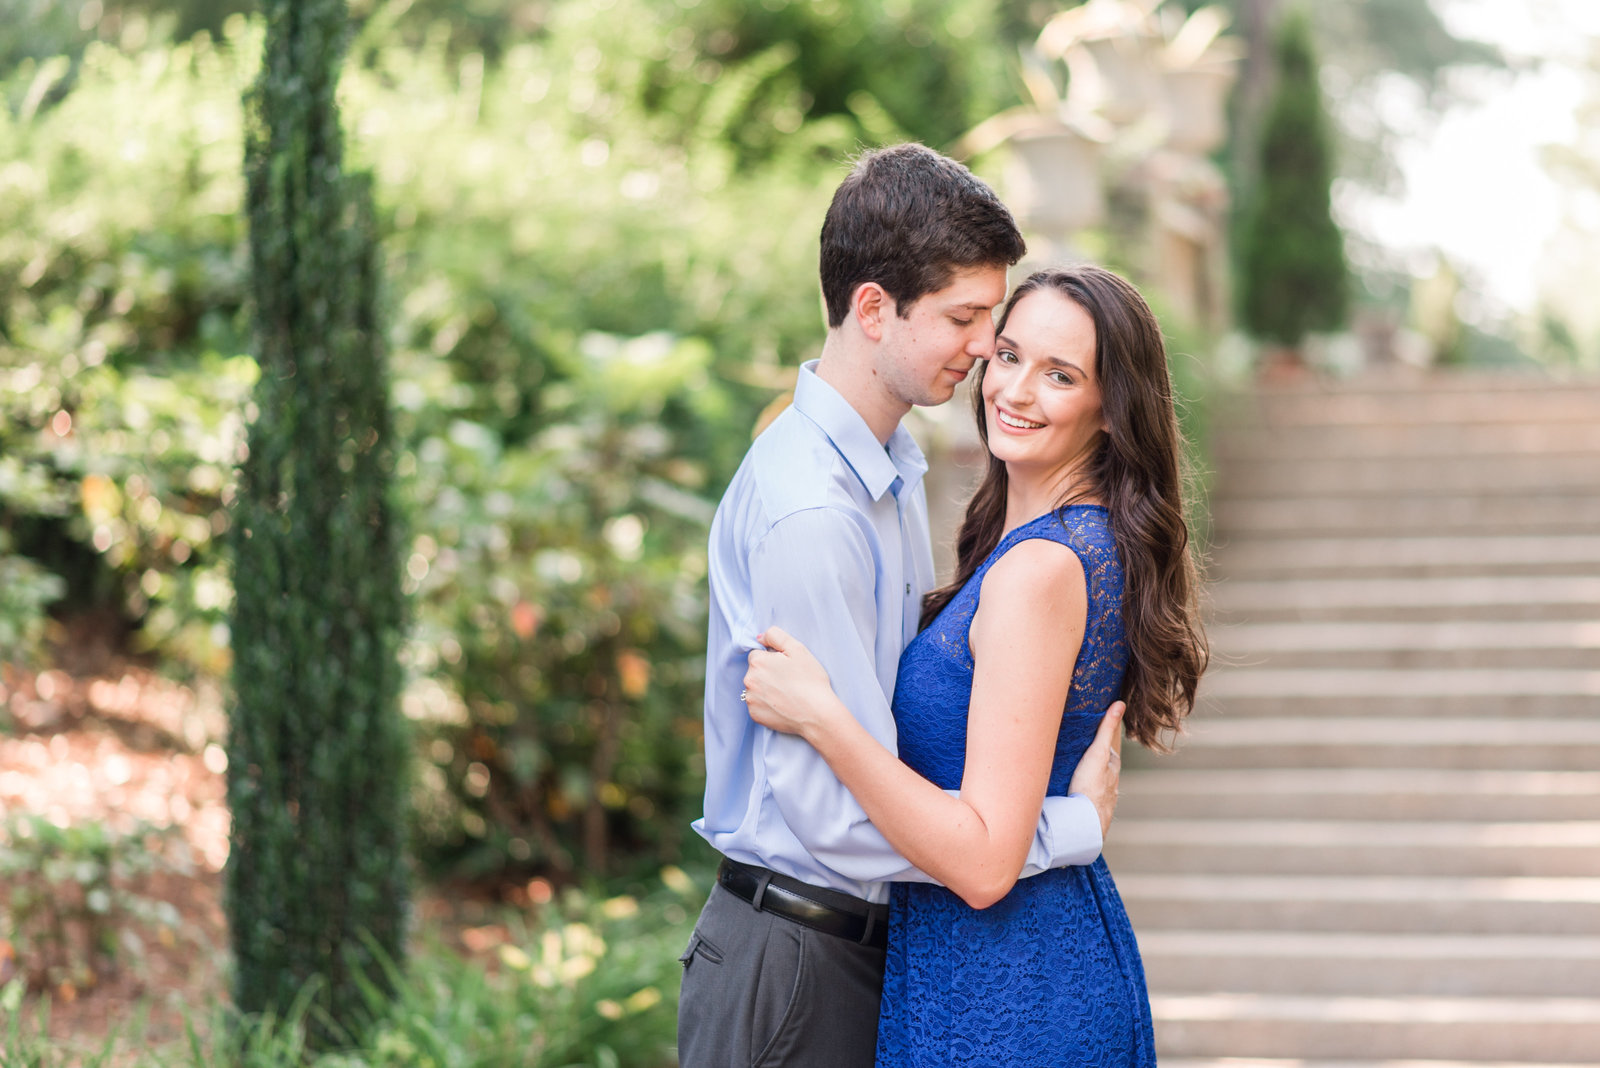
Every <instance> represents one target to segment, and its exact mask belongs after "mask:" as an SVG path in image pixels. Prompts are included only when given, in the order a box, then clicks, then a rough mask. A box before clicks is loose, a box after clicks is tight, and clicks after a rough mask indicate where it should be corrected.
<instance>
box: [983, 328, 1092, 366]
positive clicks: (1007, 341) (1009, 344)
mask: <svg viewBox="0 0 1600 1068" xmlns="http://www.w3.org/2000/svg"><path fill="white" fill-rule="evenodd" d="M994 340H995V344H997V345H1004V346H1005V347H1006V348H1008V349H1016V350H1017V351H1018V352H1021V351H1022V346H1021V345H1018V344H1017V343H1016V341H1015V339H1013V338H1009V337H1006V336H1005V335H1004V334H1001V335H1000V336H999V337H997V338H995V339H994ZM1043 359H1044V361H1045V362H1046V363H1049V364H1053V365H1054V366H1056V367H1069V368H1071V369H1072V370H1074V371H1076V372H1078V373H1079V374H1080V375H1081V374H1084V373H1085V372H1084V370H1083V368H1081V367H1079V366H1078V365H1077V364H1075V363H1073V362H1072V361H1071V360H1063V359H1062V358H1061V357H1059V356H1045V357H1043Z"/></svg>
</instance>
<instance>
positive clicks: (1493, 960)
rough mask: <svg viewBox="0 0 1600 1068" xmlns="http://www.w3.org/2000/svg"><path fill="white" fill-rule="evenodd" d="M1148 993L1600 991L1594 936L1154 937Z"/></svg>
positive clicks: (1147, 941) (1143, 943) (1147, 955)
mask: <svg viewBox="0 0 1600 1068" xmlns="http://www.w3.org/2000/svg"><path fill="white" fill-rule="evenodd" d="M1139 953H1140V956H1141V957H1142V958H1143V959H1144V967H1145V977H1146V979H1147V980H1148V982H1149V985H1150V989H1151V990H1152V991H1157V992H1159V993H1161V994H1176V993H1197V994H1205V993H1211V992H1214V991H1218V990H1227V991H1234V992H1239V993H1257V994H1288V993H1292V994H1330V995H1368V996H1385V995H1389V996H1412V995H1419V994H1423V995H1434V996H1457V997H1561V996H1564V995H1567V996H1570V995H1572V994H1574V993H1578V992H1580V991H1581V992H1589V991H1597V992H1600V937H1581V936H1572V935H1478V934H1474V935H1461V934H1394V933H1385V934H1359V933H1353V932H1348V931H1314V932H1286V931H1207V930H1199V931H1194V930H1159V931H1146V932H1143V933H1141V934H1140V935H1139Z"/></svg>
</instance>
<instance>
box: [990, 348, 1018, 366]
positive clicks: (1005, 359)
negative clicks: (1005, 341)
mask: <svg viewBox="0 0 1600 1068" xmlns="http://www.w3.org/2000/svg"><path fill="white" fill-rule="evenodd" d="M994 358H995V359H997V360H999V361H1000V362H1001V363H1016V362H1017V354H1016V353H1014V352H1012V351H1011V350H1010V349H1001V350H1000V351H999V352H997V353H995V354H994Z"/></svg>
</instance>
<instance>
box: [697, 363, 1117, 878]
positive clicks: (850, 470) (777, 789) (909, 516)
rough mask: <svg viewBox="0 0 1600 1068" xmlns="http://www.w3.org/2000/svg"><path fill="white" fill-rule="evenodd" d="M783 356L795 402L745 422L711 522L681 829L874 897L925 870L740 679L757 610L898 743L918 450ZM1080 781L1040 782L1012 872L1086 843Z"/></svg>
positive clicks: (926, 550) (929, 560)
mask: <svg viewBox="0 0 1600 1068" xmlns="http://www.w3.org/2000/svg"><path fill="white" fill-rule="evenodd" d="M815 366H816V361H812V362H811V363H809V364H806V365H805V366H804V367H802V368H801V369H800V377H799V381H798V383H797V384H796V386H795V396H794V404H793V405H791V406H790V407H789V408H788V409H787V410H785V411H784V412H783V414H781V415H779V416H778V417H777V419H776V420H774V421H773V423H772V425H771V426H769V427H768V428H767V429H766V430H765V431H764V432H763V433H762V434H761V436H760V437H758V438H757V439H756V441H755V443H754V444H753V445H751V447H750V451H749V453H748V454H746V456H745V458H744V462H743V463H742V464H741V465H740V466H739V470H738V472H737V473H736V474H735V475H734V476H733V481H732V483H730V484H729V486H728V490H727V492H726V493H725V494H724V495H723V497H722V503H721V504H720V505H719V506H718V507H717V514H716V518H715V519H714V520H713V521H712V524H711V545H710V558H709V572H710V585H711V621H710V635H709V638H708V641H707V644H706V704H705V733H706V803H705V815H704V816H703V817H701V818H700V819H698V820H696V821H695V822H694V829H695V830H696V831H697V832H699V833H700V834H701V835H702V836H703V837H704V838H705V839H706V840H707V841H708V842H710V843H711V844H712V845H713V846H715V847H716V848H717V849H718V850H719V851H720V852H721V853H722V854H723V855H725V856H727V857H730V858H732V859H733V860H738V861H743V862H745V863H748V864H759V865H761V866H763V867H767V868H771V869H772V870H773V871H777V872H782V873H783V874H785V875H788V876H791V877H793V878H796V879H800V880H803V881H804V882H808V883H811V884H812V885H814V886H826V887H830V888H832V889H835V890H841V891H843V892H845V893H847V894H852V895H854V896H856V897H860V898H865V899H867V900H870V901H875V902H876V901H884V900H886V899H887V896H888V887H887V886H886V885H885V884H886V883H887V882H889V881H892V880H915V881H919V882H936V881H937V880H934V879H932V878H930V877H929V876H928V875H926V874H924V873H923V872H922V871H920V870H918V869H917V868H915V867H913V866H912V865H911V864H910V862H909V861H907V860H906V859H905V858H904V857H902V856H900V855H899V853H897V852H896V851H895V848H894V847H893V846H891V845H890V844H889V843H888V841H887V840H886V839H885V838H884V837H883V835H882V834H880V833H879V832H878V830H877V829H876V828H875V827H873V826H872V823H871V822H870V821H869V820H868V819H867V815H866V813H865V812H864V811H862V809H861V806H860V805H859V804H857V803H856V800H855V798H854V797H852V796H851V794H850V791H849V790H847V789H846V788H845V786H844V784H843V783H841V782H840V781H839V780H838V778H837V777H835V776H834V774H833V772H832V771H831V770H830V769H829V768H828V765H827V763H826V762H825V761H824V760H823V759H822V757H821V756H819V755H818V754H817V751H816V750H815V749H813V748H812V747H811V746H810V745H809V744H807V743H806V742H805V741H803V740H801V739H800V738H798V737H795V736H792V735H787V734H779V733H777V732H776V731H772V730H769V729H767V728H766V727H762V726H759V725H758V724H756V723H755V722H754V721H753V720H751V719H750V716H749V713H748V712H747V711H746V709H745V706H744V704H743V702H741V701H740V700H739V691H740V690H741V689H742V688H743V679H744V673H745V668H746V655H747V654H748V653H749V651H750V650H752V649H755V648H757V647H758V645H759V643H758V642H757V641H756V636H757V635H758V634H760V633H761V632H762V631H763V630H765V629H766V628H767V627H768V626H770V625H772V624H777V625H778V626H781V627H782V628H783V629H784V630H786V631H788V632H789V633H790V634H792V635H794V636H795V637H796V638H798V639H800V640H801V641H802V642H804V643H805V644H806V646H807V647H808V648H810V650H811V651H812V653H814V654H815V655H816V657H817V659H818V660H819V661H821V663H822V666H823V667H825V668H826V669H827V670H828V676H829V678H830V679H831V680H832V682H833V688H834V691H835V692H836V693H838V695H839V697H840V698H841V699H842V700H843V701H844V703H845V705H846V706H847V707H848V708H849V709H850V711H851V712H853V713H854V714H855V716H856V718H857V719H858V720H860V722H861V724H862V726H864V727H865V728H866V729H867V731H868V732H869V733H870V734H871V735H872V736H873V737H874V738H876V739H877V740H878V741H880V742H882V743H883V745H884V746H886V747H887V748H888V749H889V750H890V751H891V752H894V751H897V745H896V738H895V723H894V717H893V715H892V714H891V713H890V710H889V698H890V696H891V695H892V694H893V693H894V685H895V675H896V672H897V670H898V668H899V664H900V654H901V652H902V651H903V650H904V649H905V647H906V643H907V642H909V641H910V640H911V638H912V637H913V636H914V635H915V634H916V632H917V621H918V617H919V616H920V615H921V610H922V597H923V594H925V593H926V592H927V591H928V590H929V589H930V588H931V587H932V585H933V581H934V572H933V553H932V550H931V548H930V545H929V539H928V503H927V495H926V492H925V490H924V488H923V484H922V476H923V474H924V473H926V471H927V469H928V465H927V461H926V460H925V459H923V456H922V451H921V450H920V449H918V448H917V444H916V442H915V441H913V440H912V438H911V435H910V434H909V433H908V432H907V431H906V429H905V428H904V427H897V428H896V429H895V432H894V434H893V436H891V437H890V438H889V443H888V446H887V448H885V447H884V446H883V445H880V444H879V443H878V440H877V438H876V437H875V436H874V435H873V433H872V431H871V430H870V429H868V427H867V424H866V421H865V420H863V419H862V418H861V416H860V414H859V413H857V412H856V410H855V409H854V408H852V407H851V406H850V404H849V402H848V401H846V400H845V399H844V397H842V396H841V395H840V394H839V393H838V391H836V390H835V389H834V388H833V387H832V386H830V385H828V384H827V383H826V382H824V381H822V379H820V378H818V377H817V375H816V373H815ZM1100 846H1101V834H1100V818H1099V816H1098V814H1097V813H1096V812H1095V809H1094V805H1093V804H1092V803H1091V802H1090V801H1089V799H1088V798H1086V797H1083V796H1080V795H1072V796H1069V797H1047V798H1045V803H1044V811H1043V813H1042V814H1041V816H1040V819H1039V827H1038V830H1037V831H1036V832H1035V834H1034V839H1033V844H1032V846H1031V847H1030V850H1029V853H1028V860H1027V863H1026V866H1025V867H1024V868H1023V872H1022V874H1023V875H1025V876H1026V875H1034V874H1037V873H1039V872H1041V871H1044V870H1046V869H1047V868H1052V867H1061V866H1064V865H1070V864H1090V863H1093V861H1094V859H1095V858H1096V857H1097V856H1099V855H1100Z"/></svg>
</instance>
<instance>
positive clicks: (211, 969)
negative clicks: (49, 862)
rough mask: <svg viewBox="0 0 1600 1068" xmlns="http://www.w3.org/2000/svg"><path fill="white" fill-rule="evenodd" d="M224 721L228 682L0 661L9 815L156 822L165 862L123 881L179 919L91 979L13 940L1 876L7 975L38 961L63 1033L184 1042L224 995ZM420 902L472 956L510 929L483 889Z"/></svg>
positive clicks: (42, 986) (424, 913)
mask: <svg viewBox="0 0 1600 1068" xmlns="http://www.w3.org/2000/svg"><path fill="white" fill-rule="evenodd" d="M223 732H224V718H223V708H222V698H221V695H220V694H219V693H217V692H214V691H208V690H205V689H199V690H197V689H194V688H190V687H187V686H182V685H178V684H176V683H174V682H172V681H170V680H167V679H164V678H162V677H160V676H159V675H157V674H155V673H154V672H152V671H150V670H148V669H147V668H144V667H141V666H138V665H136V664H131V663H119V664H116V665H114V666H107V665H105V664H102V665H101V668H100V670H99V671H98V672H97V673H95V674H88V675H84V674H76V675H75V674H68V673H66V672H63V671H59V670H52V671H45V672H42V673H39V674H33V673H29V672H23V671H20V670H17V669H16V668H14V667H11V666H7V665H0V821H4V820H5V819H6V818H7V817H10V816H15V815H24V814H27V815H33V816H39V817H43V818H45V819H47V820H50V821H51V822H52V823H54V824H56V825H57V826H61V827H66V826H72V825H80V824H83V823H86V822H88V821H99V822H101V823H102V824H103V825H104V826H106V827H108V828H110V829H112V830H114V831H117V832H119V833H128V832H131V831H133V830H134V829H135V828H144V827H153V828H157V829H160V831H159V833H157V834H155V835H152V836H149V837H147V838H146V839H145V841H146V842H147V843H150V844H149V847H148V848H151V849H153V850H155V851H156V852H157V853H158V854H159V859H160V863H159V864H158V867H160V868H162V869H164V870H160V871H156V872H150V873H147V874H144V875H141V876H139V877H137V878H132V879H129V880H127V881H125V882H124V883H123V884H121V885H120V886H119V889H120V890H122V891H124V892H127V893H130V894H132V895H135V896H137V897H138V898H139V899H141V900H144V901H146V902H156V901H164V902H168V903H170V904H171V905H172V906H173V907H174V908H175V909H176V911H177V915H178V916H179V917H180V922H179V923H178V924H177V925H176V926H175V927H174V928H170V929H169V928H167V927H164V926H161V925H157V926H156V928H155V929H150V928H149V926H148V925H146V926H142V927H137V929H136V932H135V933H136V934H137V937H138V942H139V948H138V949H137V951H130V950H126V949H125V950H124V951H122V952H121V953H119V954H118V956H117V958H116V959H109V958H105V957H103V956H96V957H95V958H94V960H93V962H92V964H93V967H92V972H93V974H92V976H90V977H89V978H87V979H86V980H84V981H82V982H71V981H61V980H60V979H59V978H49V979H47V978H45V977H44V976H42V975H41V974H40V972H41V971H42V970H43V969H42V968H41V964H42V963H43V962H42V961H41V960H40V959H38V955H37V953H36V954H35V956H34V957H33V958H32V959H30V956H29V952H28V949H27V947H23V946H17V947H13V946H12V945H11V944H10V943H9V942H7V941H6V940H5V939H6V936H7V933H8V928H7V926H6V925H5V923H4V922H3V921H4V919H5V913H6V905H7V903H8V900H9V893H8V890H9V888H8V887H6V886H3V885H0V985H3V984H4V981H5V980H6V979H7V978H9V977H10V976H12V975H14V974H15V973H16V972H17V971H18V970H21V971H23V972H24V973H25V974H28V975H29V976H30V978H31V980H32V983H31V992H30V1000H31V1001H32V1002H34V1003H35V1004H36V1003H37V1002H38V1001H39V1000H40V999H41V998H42V997H43V996H45V995H48V997H49V1002H50V1017H49V1030H50V1034H51V1035H52V1036H53V1037H54V1038H56V1039H60V1040H63V1041H66V1042H69V1043H70V1044H71V1045H73V1046H79V1045H81V1046H82V1047H83V1048H86V1049H87V1048H90V1047H91V1046H92V1045H97V1044H98V1043H99V1042H101V1041H103V1040H104V1038H105V1037H106V1036H107V1035H108V1034H110V1032H111V1031H112V1030H113V1029H115V1030H117V1031H118V1033H119V1034H122V1035H127V1034H129V1032H130V1030H131V1029H133V1028H134V1026H135V1022H136V1021H139V1020H141V1019H142V1020H143V1035H144V1041H143V1042H141V1043H140V1045H142V1046H149V1045H154V1044H165V1043H170V1042H176V1041H179V1040H181V1039H183V1038H184V1035H185V1027H186V1021H188V1022H192V1023H193V1024H194V1025H195V1026H196V1027H197V1028H199V1029H200V1030H201V1031H202V1033H203V1032H204V1031H205V1030H207V1025H208V1023H209V1022H210V1014H211V1012H212V1011H213V1009H214V1007H215V1006H217V1005H218V1004H219V1003H221V1002H222V999H224V998H225V997H226V991H227V988H228V977H227V941H228V938H227V923H226V919H225V917H224V913H223V909H222V868H223V865H224V864H225V863H226V861H227V857H228V810H227V807H226V804H225V790H224V781H223V775H224V773H225V771H226V767H227V763H226V757H225V756H224V755H223V750H222V745H221V743H222V740H223ZM417 909H418V915H419V919H421V920H422V921H423V923H424V924H425V925H426V926H427V927H428V928H429V929H430V930H431V931H433V932H435V933H438V934H440V935H442V936H443V938H444V940H445V943H446V944H448V945H453V946H455V947H457V948H459V949H460V950H461V951H462V952H464V953H467V954H469V955H471V956H483V957H484V958H486V959H491V958H492V951H493V950H494V949H495V947H497V946H498V944H499V943H500V941H502V940H503V939H502V938H500V937H495V936H496V935H497V934H498V933H499V928H498V927H497V926H495V925H493V924H492V923H491V922H490V921H491V920H492V918H493V916H494V913H495V911H496V910H495V908H494V903H493V902H492V901H490V900H489V899H488V898H487V897H486V896H484V895H483V894H481V893H474V892H471V891H468V890H460V891H455V890H442V889H434V890H431V891H428V892H426V893H425V894H424V895H423V896H422V897H421V899H420V900H419V901H418V902H417ZM128 926H136V925H131V924H130V925H128ZM78 956H79V957H80V958H84V957H86V955H85V954H82V953H80V954H78ZM24 1011H25V1017H26V1018H28V1019H32V1018H33V1017H32V1014H31V1013H29V1012H28V1011H27V1010H26V1009H25V1010H24Z"/></svg>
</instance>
